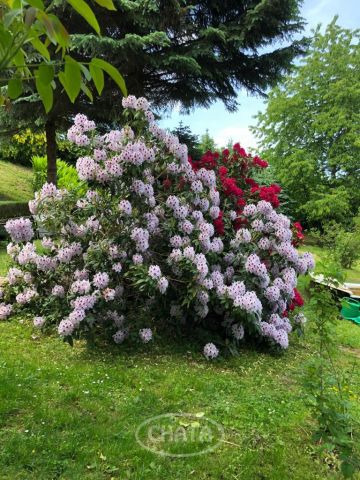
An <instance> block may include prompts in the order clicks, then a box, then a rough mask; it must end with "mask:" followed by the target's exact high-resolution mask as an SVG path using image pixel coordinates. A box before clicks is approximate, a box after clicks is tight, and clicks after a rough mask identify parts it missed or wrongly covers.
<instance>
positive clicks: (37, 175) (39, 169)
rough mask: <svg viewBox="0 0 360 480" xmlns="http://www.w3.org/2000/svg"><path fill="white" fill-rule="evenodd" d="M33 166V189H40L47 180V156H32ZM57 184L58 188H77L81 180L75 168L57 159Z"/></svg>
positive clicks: (81, 183) (80, 184)
mask: <svg viewBox="0 0 360 480" xmlns="http://www.w3.org/2000/svg"><path fill="white" fill-rule="evenodd" d="M31 163H32V167H33V175H34V177H33V188H34V191H38V190H40V189H41V188H42V187H43V185H44V184H45V183H46V181H47V158H46V157H33V158H32V159H31ZM56 165H57V184H58V187H59V188H66V189H68V190H76V189H79V188H80V187H81V186H82V185H83V182H81V181H80V179H79V176H78V173H77V171H76V168H75V167H73V166H72V165H69V164H68V163H66V162H65V161H63V160H60V159H57V160H56Z"/></svg>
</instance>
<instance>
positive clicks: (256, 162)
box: [253, 156, 269, 168]
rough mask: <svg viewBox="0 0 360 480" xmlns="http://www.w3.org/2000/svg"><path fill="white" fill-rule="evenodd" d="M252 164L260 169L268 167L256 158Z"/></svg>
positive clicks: (264, 162)
mask: <svg viewBox="0 0 360 480" xmlns="http://www.w3.org/2000/svg"><path fill="white" fill-rule="evenodd" d="M253 164H254V165H256V166H258V167H260V168H267V167H268V166H269V164H268V162H266V161H265V160H261V158H260V157H258V156H256V157H254V158H253Z"/></svg>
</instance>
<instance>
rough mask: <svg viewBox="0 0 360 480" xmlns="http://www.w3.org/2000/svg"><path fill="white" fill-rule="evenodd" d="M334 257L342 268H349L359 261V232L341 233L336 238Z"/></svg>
mask: <svg viewBox="0 0 360 480" xmlns="http://www.w3.org/2000/svg"><path fill="white" fill-rule="evenodd" d="M334 256H335V258H336V259H337V260H338V261H339V262H340V264H341V266H342V267H343V268H351V267H352V266H353V265H354V263H355V262H357V260H359V259H360V232H357V231H355V232H345V231H343V232H341V234H339V235H338V236H337V238H336V244H335V251H334Z"/></svg>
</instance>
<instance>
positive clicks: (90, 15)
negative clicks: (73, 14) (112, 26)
mask: <svg viewBox="0 0 360 480" xmlns="http://www.w3.org/2000/svg"><path fill="white" fill-rule="evenodd" d="M66 1H67V2H68V3H69V4H70V5H71V6H72V7H73V9H74V10H76V11H77V12H78V13H79V14H80V15H81V16H82V17H83V18H84V19H85V20H86V21H87V23H88V24H89V25H90V26H91V27H92V28H93V29H94V30H95V32H96V33H97V34H98V35H100V26H99V23H98V21H97V20H96V17H95V14H94V12H93V11H92V10H91V8H90V7H89V5H88V4H87V3H86V2H84V0H66Z"/></svg>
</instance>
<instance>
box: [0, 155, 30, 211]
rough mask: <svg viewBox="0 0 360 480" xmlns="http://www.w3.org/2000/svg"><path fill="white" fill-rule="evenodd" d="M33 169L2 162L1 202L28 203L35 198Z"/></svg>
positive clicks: (0, 174)
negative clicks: (32, 183) (32, 182)
mask: <svg viewBox="0 0 360 480" xmlns="http://www.w3.org/2000/svg"><path fill="white" fill-rule="evenodd" d="M31 181H32V172H31V169H29V168H25V167H21V166H19V165H15V164H13V163H10V162H4V161H3V160H0V202H5V201H6V202H9V201H11V202H27V201H28V200H30V199H31V198H32V197H33V190H32V186H31Z"/></svg>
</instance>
